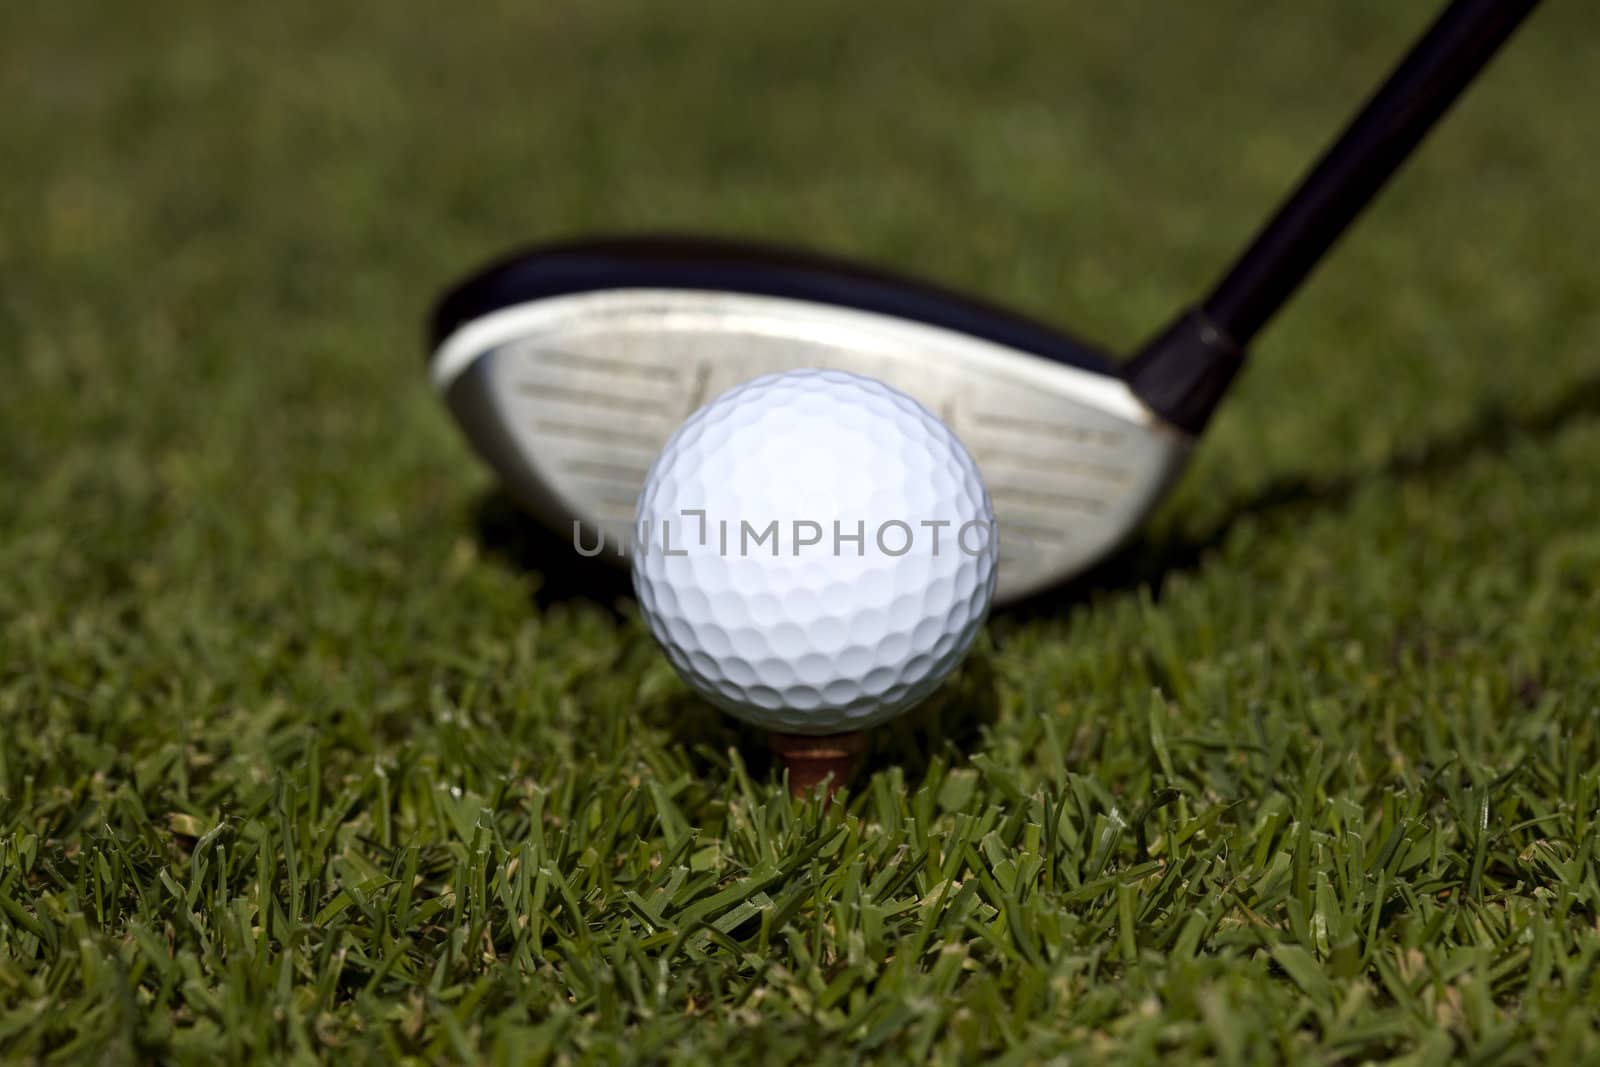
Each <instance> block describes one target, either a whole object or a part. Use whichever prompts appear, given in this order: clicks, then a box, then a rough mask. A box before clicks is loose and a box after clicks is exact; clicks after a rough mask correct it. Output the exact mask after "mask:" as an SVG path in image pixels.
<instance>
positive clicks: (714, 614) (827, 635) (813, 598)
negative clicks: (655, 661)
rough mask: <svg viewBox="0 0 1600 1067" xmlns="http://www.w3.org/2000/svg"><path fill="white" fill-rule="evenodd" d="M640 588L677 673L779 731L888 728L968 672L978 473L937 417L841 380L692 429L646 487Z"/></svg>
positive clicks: (988, 577) (752, 402) (982, 559)
mask: <svg viewBox="0 0 1600 1067" xmlns="http://www.w3.org/2000/svg"><path fill="white" fill-rule="evenodd" d="M636 519H637V530H636V531H635V537H636V540H635V544H634V552H633V584H634V589H635V591H636V592H637V594H638V597H639V605H640V607H641V609H642V611H643V614H644V618H645V621H646V622H647V623H648V624H649V627H650V630H651V632H652V633H653V634H654V635H655V638H656V640H657V642H659V643H660V645H661V647H662V649H663V650H665V652H666V655H667V658H668V659H669V660H671V661H672V665H673V666H674V667H675V668H677V671H678V673H679V674H680V675H682V676H683V678H684V679H685V680H686V681H687V682H688V683H689V685H690V686H692V687H693V688H694V689H696V690H697V691H699V692H700V693H701V694H702V695H704V696H705V697H706V698H707V699H708V700H710V701H711V702H712V703H713V704H716V705H717V706H718V707H720V708H722V709H723V710H724V711H726V712H728V713H730V714H732V715H734V716H737V717H738V718H740V719H744V720H745V721H747V722H750V723H753V724H755V725H757V726H762V727H765V728H767V729H770V730H776V731H779V732H783V733H794V734H832V733H842V732H846V731H851V730H859V729H864V728H866V727H870V726H874V725H877V724H878V723H881V722H883V721H885V720H887V719H889V718H891V717H893V716H894V715H897V714H899V713H900V712H902V711H904V710H906V709H907V708H909V707H910V706H911V705H913V704H915V703H916V702H917V701H919V700H921V699H923V698H924V697H926V696H927V695H928V694H929V693H931V692H932V691H933V690H934V688H935V687H937V686H938V684H939V683H940V682H941V681H942V680H943V679H944V678H945V676H946V675H948V674H949V673H950V672H951V671H952V670H953V669H954V668H955V666H956V664H957V663H958V662H960V660H961V658H962V656H963V655H965V654H966V651H967V649H968V648H969V647H970V646H971V644H972V640H973V638H974V637H975V636H976V635H977V632H978V629H979V627H980V626H981V625H982V624H983V620H984V616H985V615H986V613H987V612H988V609H989V602H990V599H991V598H992V597H993V595H994V587H995V568H996V563H997V560H998V555H999V541H998V536H997V530H996V526H995V522H994V511H993V509H992V507H991V505H990V502H989V494H988V491H987V490H986V489H985V488H984V484H983V479H982V477H981V476H980V475H979V473H978V467H977V464H975V463H974V462H973V460H972V457H971V456H970V455H968V453H967V450H966V449H965V448H964V447H963V446H962V444H961V442H960V441H959V440H957V439H956V436H955V435H954V434H953V433H951V432H950V430H949V428H948V427H946V426H945V425H944V423H942V422H940V421H939V419H938V418H937V417H935V416H934V415H933V414H932V413H931V412H929V411H928V410H927V409H926V408H924V407H922V406H921V405H920V404H918V403H917V402H916V401H915V400H912V399H911V398H910V397H908V396H906V395H905V394H904V393H901V392H898V391H897V390H895V389H891V388H890V387H889V386H887V385H884V384H883V383H882V382H879V381H876V380H874V379H871V378H865V377H862V376H860V375H856V374H848V373H845V372H842V371H833V370H795V371H786V372H784V373H781V374H769V375H766V376H764V377H760V378H756V379H753V380H751V381H749V382H746V383H744V384H743V385H740V386H738V387H736V388H734V389H732V390H730V391H728V392H726V393H724V394H722V395H721V396H719V397H717V398H716V399H714V400H712V401H711V402H710V403H709V404H707V405H706V406H704V407H702V408H701V409H700V410H699V411H696V412H695V413H694V414H693V415H691V416H690V417H689V419H688V421H686V422H685V423H684V424H683V426H681V427H680V428H679V429H678V431H677V433H675V434H673V436H672V437H671V439H670V440H668V441H667V444H666V447H665V449H664V450H663V451H662V453H661V455H660V457H659V458H657V459H656V461H655V464H654V465H653V466H652V467H651V468H650V472H649V474H648V475H647V476H646V478H645V482H644V488H643V489H642V490H641V491H640V494H639V501H638V508H637V514H636Z"/></svg>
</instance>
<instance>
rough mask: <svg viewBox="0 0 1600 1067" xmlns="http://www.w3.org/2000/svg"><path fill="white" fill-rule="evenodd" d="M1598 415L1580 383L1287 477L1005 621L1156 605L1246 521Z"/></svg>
mask: <svg viewBox="0 0 1600 1067" xmlns="http://www.w3.org/2000/svg"><path fill="white" fill-rule="evenodd" d="M1596 414H1600V375H1595V376H1593V377H1590V378H1586V379H1580V380H1579V381H1578V382H1577V383H1576V384H1575V385H1574V386H1573V387H1572V388H1571V389H1569V390H1568V391H1567V392H1566V393H1565V394H1564V395H1562V396H1561V397H1560V398H1559V399H1557V400H1556V401H1554V402H1553V403H1551V404H1549V405H1547V406H1546V407H1544V408H1542V409H1539V410H1536V411H1531V412H1520V413H1519V412H1511V411H1508V410H1506V409H1505V408H1503V407H1490V408H1487V409H1486V410H1484V411H1483V412H1482V413H1481V414H1480V415H1479V416H1478V417H1477V418H1476V419H1474V420H1473V421H1471V422H1469V423H1467V424H1466V425H1465V426H1463V427H1461V428H1460V429H1458V430H1456V431H1454V432H1452V433H1448V434H1444V435H1442V436H1440V437H1438V438H1435V439H1434V440H1432V441H1427V442H1424V443H1422V444H1421V445H1420V446H1417V447H1414V448H1410V449H1406V450H1403V451H1401V452H1398V453H1396V454H1395V455H1393V456H1391V457H1390V458H1389V459H1388V460H1387V461H1385V462H1384V463H1381V464H1378V465H1376V466H1369V467H1363V468H1360V469H1356V470H1349V471H1345V472H1343V473H1341V474H1336V475H1333V476H1330V477H1325V478H1319V479H1310V478H1304V477H1293V476H1290V477H1287V478H1281V479H1279V480H1278V481H1275V482H1272V483H1269V484H1268V485H1267V486H1265V487H1264V488H1262V489H1261V491H1259V492H1257V493H1255V494H1254V495H1253V496H1251V497H1249V498H1247V499H1245V500H1244V501H1241V502H1240V503H1239V504H1237V505H1236V506H1235V507H1233V508H1232V509H1231V510H1230V511H1229V513H1228V515H1227V516H1226V517H1224V518H1223V519H1222V520H1221V521H1219V522H1218V523H1217V524H1216V525H1215V526H1213V527H1212V528H1211V529H1210V530H1207V531H1205V532H1203V533H1201V534H1200V535H1198V536H1196V537H1192V538H1175V539H1173V540H1171V541H1165V542H1159V543H1158V542H1152V541H1149V540H1146V539H1144V538H1136V539H1135V540H1134V541H1132V542H1131V543H1130V544H1128V545H1127V546H1126V547H1124V548H1123V549H1122V550H1121V551H1119V552H1118V553H1116V554H1115V555H1114V556H1112V557H1111V558H1110V559H1108V560H1107V561H1106V562H1104V563H1102V564H1101V565H1100V566H1098V567H1096V568H1095V569H1094V570H1092V571H1090V572H1089V573H1087V574H1084V575H1083V576H1081V577H1080V578H1077V579H1075V580H1073V581H1071V582H1068V583H1066V584H1065V585H1062V586H1060V587H1058V588H1056V589H1053V590H1050V591H1049V592H1046V593H1041V594H1039V595H1037V596H1035V597H1032V598H1030V599H1028V600H1026V601H1023V602H1022V603H1020V604H1015V605H1012V606H1010V607H1008V608H1007V609H1006V614H1007V616H1008V617H1014V618H1019V619H1027V618H1039V617H1044V616H1051V615H1058V614H1060V613H1061V612H1063V611H1065V610H1066V609H1068V608H1070V607H1071V606H1072V605H1073V604H1074V603H1077V602H1079V601H1081V600H1083V599H1085V598H1086V597H1087V596H1088V595H1089V594H1091V593H1095V592H1105V591H1116V590H1124V589H1134V588H1138V587H1140V586H1149V587H1150V588H1151V590H1152V591H1153V593H1154V595H1156V596H1158V597H1159V596H1160V592H1161V585H1162V583H1163V582H1165V580H1166V579H1167V577H1168V576H1169V575H1172V574H1182V573H1184V572H1187V571H1192V570H1195V569H1196V568H1198V567H1199V566H1200V564H1201V562H1202V561H1203V560H1204V558H1205V556H1206V554H1207V553H1208V552H1210V551H1212V550H1213V549H1216V548H1219V547H1221V545H1222V543H1223V542H1224V541H1226V540H1227V537H1228V534H1229V533H1230V532H1231V531H1232V529H1233V527H1234V525H1235V524H1236V523H1238V522H1239V521H1240V520H1241V519H1245V518H1263V519H1267V520H1268V521H1271V522H1274V523H1287V522H1292V521H1293V520H1295V519H1296V518H1300V517H1306V516H1310V515H1313V514H1317V513H1320V512H1333V511H1338V510H1339V509H1341V508H1343V507H1345V506H1346V505H1348V504H1349V502H1350V499H1351V498H1352V497H1353V496H1354V495H1355V494H1356V492H1357V491H1358V490H1359V489H1360V488H1361V487H1362V486H1364V485H1367V484H1369V483H1371V482H1374V481H1381V480H1387V479H1405V478H1436V477H1439V476H1442V475H1445V474H1449V473H1450V472H1451V471H1453V470H1455V469H1457V468H1459V467H1461V466H1463V465H1465V464H1466V463H1469V462H1471V461H1473V460H1476V459H1481V458H1483V457H1485V456H1496V455H1501V454H1503V453H1505V452H1506V451H1507V450H1508V449H1510V447H1511V446H1512V445H1513V444H1515V443H1517V442H1519V441H1533V442H1538V441H1542V440H1546V439H1548V438H1550V437H1553V436H1555V435H1556V434H1557V433H1559V432H1560V431H1561V430H1562V429H1563V428H1565V427H1566V426H1567V424H1568V423H1570V422H1572V421H1573V420H1575V419H1581V418H1584V417H1587V416H1591V415H1596Z"/></svg>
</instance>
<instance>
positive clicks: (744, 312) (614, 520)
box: [430, 285, 1190, 603]
mask: <svg viewBox="0 0 1600 1067" xmlns="http://www.w3.org/2000/svg"><path fill="white" fill-rule="evenodd" d="M922 292H928V293H931V292H932V290H922ZM939 298H940V299H946V298H945V297H944V296H943V295H942V294H939ZM891 303H892V302H891ZM982 313H983V314H989V313H990V312H988V311H987V310H986V309H984V310H982ZM929 317H935V316H929ZM958 321H959V322H960V324H961V325H967V322H966V320H958ZM1017 321H1020V320H1017ZM979 328H982V325H981V324H980V326H979ZM1030 328H1031V327H1030ZM984 332H987V333H990V334H994V333H996V332H997V331H995V330H987V329H986V330H984ZM1063 343H1065V342H1063ZM1052 355H1053V356H1054V358H1046V357H1045V356H1041V355H1038V354H1034V353H1033V352H1030V351H1024V350H1020V349H1018V348H1016V347H1012V346H1009V345H1007V344H1004V343H1001V342H1000V341H997V340H993V339H990V338H988V337H985V336H980V335H979V334H978V333H976V332H966V331H964V330H961V329H955V328H951V327H950V326H947V325H943V324H936V323H933V322H929V321H920V320H918V319H913V318H907V317H903V316H901V315H898V314H890V313H886V312H885V311H875V310H868V309H865V308H861V307H852V306H844V305H842V304H838V303H832V302H822V301H818V300H815V299H805V298H801V297H796V296H785V295H772V294H770V293H754V292H740V291H732V290H730V289H728V288H710V287H707V288H672V287H643V286H636V285H629V286H623V287H616V288H600V289H591V290H580V291H572V292H562V293H555V294H551V295H541V296H539V297H538V298H536V299H529V300H525V301H521V302H513V303H509V304H507V305H505V306H501V307H497V308H493V309H491V310H488V311H486V312H484V313H482V314H476V315H467V316H464V317H462V318H461V319H460V320H459V321H454V322H451V323H450V327H449V328H447V329H445V330H441V331H439V338H438V344H437V347H436V348H435V350H434V353H433V356H432V360H431V366H430V370H431V375H432V379H433V383H434V386H435V388H437V389H438V391H439V393H440V394H441V396H442V397H443V398H444V399H445V401H446V403H447V404H448V405H449V407H450V410H451V411H452V412H453V413H454V415H455V417H456V419H457V420H458V421H459V423H460V424H461V426H462V428H463V430H464V431H465V432H466V435H467V437H468V438H469V439H470V440H471V442H472V444H473V446H474V447H475V449H476V450H477V451H478V453H479V454H480V455H481V456H482V457H483V458H484V459H485V460H486V461H487V462H488V463H489V465H490V466H491V467H493V468H494V470H495V472H496V473H497V474H498V475H499V477H500V478H501V480H502V481H503V483H504V484H505V486H506V488H507V489H508V491H509V492H510V493H511V494H512V496H513V497H515V498H516V499H517V500H518V502H519V503H521V504H522V505H523V506H524V507H526V508H527V509H528V510H530V511H531V512H533V513H534V514H535V515H536V516H538V517H539V518H540V519H541V520H542V521H543V522H545V523H546V524H547V525H548V526H550V527H551V528H552V529H553V530H555V531H557V532H558V533H559V534H560V535H561V536H562V537H563V538H565V539H576V540H575V541H574V543H575V545H576V544H581V545H583V546H584V548H585V549H586V550H589V551H592V550H593V548H594V547H595V546H596V544H598V543H599V541H598V538H600V537H601V536H603V537H604V539H605V545H606V547H605V549H604V551H603V552H601V553H600V555H601V557H602V558H605V559H608V560H610V561H613V562H616V563H622V562H625V556H624V555H623V554H622V553H623V552H625V550H626V548H627V546H628V545H629V544H630V543H631V541H632V530H631V524H632V522H633V515H634V505H635V502H636V498H637V496H638V492H639V489H640V486H641V485H642V484H643V482H644V478H645V474H646V472H647V471H648V470H649V467H650V464H651V463H652V462H653V461H654V459H655V457H656V455H657V454H658V453H659V452H660V450H661V448H662V446H663V445H664V444H665V443H666V440H667V438H668V437H669V436H670V435H671V434H672V432H673V431H674V430H676V429H677V427H678V426H679V424H681V423H682V422H683V421H684V419H685V418H687V417H688V416H689V414H690V413H691V412H693V411H694V410H696V409H697V408H698V407H700V406H701V405H702V404H704V403H705V402H707V401H708V400H710V399H712V398H713V397H715V396H716V395H718V394H719V393H721V392H723V391H725V390H727V389H729V388H731V387H733V386H734V385H737V384H738V383H740V382H743V381H746V380H748V379H750V378H754V377H756V376H758V375H761V374H767V373H770V372H774V371H781V370H790V369H796V368H802V367H817V368H834V369H840V370H848V371H852V372H854V373H857V374H864V375H868V376H870V377H873V378H877V379H880V380H882V381H884V382H887V383H888V384H890V385H892V386H894V387H895V388H897V389H900V390H902V391H904V392H906V393H908V394H910V395H911V396H913V397H915V398H916V399H917V400H919V401H921V402H922V403H923V404H924V405H925V406H926V407H928V408H929V409H930V410H932V411H934V412H935V413H937V414H938V415H939V416H940V417H941V418H942V419H943V420H944V421H945V423H946V424H947V425H949V426H950V428H951V429H952V430H953V431H954V432H955V433H956V435H957V436H958V437H960V439H961V440H962V442H963V443H965V444H966V446H967V448H968V450H969V451H970V452H971V453H972V455H973V457H974V458H975V459H976V460H977V462H978V465H979V467H980V469H981V470H982V472H983V476H984V480H985V482H986V483H987V485H988V487H989V492H990V495H991V497H992V499H993V502H994V507H995V514H996V516H997V518H998V521H999V528H1000V546H1001V557H1000V567H999V585H998V589H997V593H996V600H997V602H999V603H1005V602H1011V601H1016V600H1019V599H1021V598H1024V597H1027V596H1029V595H1031V594H1034V593H1038V592H1042V591H1044V590H1046V589H1048V588H1050V587H1051V586H1054V585H1057V584H1059V583H1060V582H1062V581H1064V580H1066V579H1068V578H1071V577H1072V576H1074V575H1076V574H1079V573H1081V572H1082V571H1083V570H1085V569H1086V568H1088V567H1089V566H1091V565H1092V564H1094V563H1096V562H1097V561H1099V560H1101V559H1103V558H1104V557H1105V556H1106V555H1107V554H1108V553H1110V552H1111V551H1112V550H1113V549H1114V548H1116V547H1117V545H1119V544H1120V543H1121V542H1122V541H1124V540H1125V539H1126V538H1127V537H1128V536H1129V535H1130V534H1131V533H1132V532H1133V531H1134V530H1135V529H1136V528H1137V527H1138V525H1139V523H1140V522H1141V520H1142V519H1143V518H1144V517H1145V515H1146V514H1147V513H1148V512H1149V511H1150V510H1151V508H1152V507H1153V506H1154V505H1155V504H1156V502H1157V501H1159V500H1160V499H1161V496H1162V494H1163V493H1164V492H1165V490H1166V489H1167V487H1168V486H1169V485H1170V484H1171V482H1172V480H1173V478H1174V476H1175V475H1176V474H1177V472H1178V471H1179V469H1180V468H1181V466H1182V464H1183V460H1184V458H1185V456H1186V454H1187V452H1188V449H1189V443H1190V442H1189V438H1188V437H1187V436H1186V435H1185V434H1183V433H1182V432H1181V431H1178V430H1176V429H1174V428H1172V427H1171V426H1169V425H1168V424H1166V423H1165V422H1164V421H1163V420H1161V419H1160V418H1159V417H1158V416H1156V415H1155V414H1153V413H1152V412H1151V411H1150V410H1149V409H1148V408H1146V407H1145V406H1144V404H1143V403H1141V402H1140V401H1139V400H1138V399H1137V398H1136V397H1135V396H1134V394H1133V393H1132V392H1131V391H1130V390H1129V388H1128V386H1127V385H1126V384H1125V383H1124V382H1123V380H1122V378H1121V377H1120V375H1118V374H1117V372H1116V370H1115V367H1114V365H1112V364H1110V363H1107V362H1104V361H1101V360H1099V359H1098V357H1095V356H1094V355H1093V354H1092V353H1086V354H1085V355H1084V356H1083V357H1082V358H1081V359H1078V360H1075V361H1074V362H1066V361H1065V360H1063V359H1062V358H1061V357H1060V355H1059V354H1056V353H1052ZM575 524H576V526H575ZM574 551H575V552H576V547H575V548H574Z"/></svg>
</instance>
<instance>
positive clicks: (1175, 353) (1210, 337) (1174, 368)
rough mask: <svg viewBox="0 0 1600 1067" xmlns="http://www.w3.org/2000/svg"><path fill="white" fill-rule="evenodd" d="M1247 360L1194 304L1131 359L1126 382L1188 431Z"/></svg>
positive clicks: (1201, 425)
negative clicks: (1193, 306)
mask: <svg viewBox="0 0 1600 1067" xmlns="http://www.w3.org/2000/svg"><path fill="white" fill-rule="evenodd" d="M1243 363H1244V349H1243V348H1242V347H1240V346H1239V345H1237V344H1235V343H1234V341H1233V338H1231V337H1229V336H1228V335H1227V333H1226V332H1224V331H1223V330H1222V328H1221V327H1219V326H1217V325H1216V324H1215V323H1213V322H1212V321H1211V320H1210V319H1209V318H1208V317H1207V316H1206V314H1205V312H1204V311H1203V310H1202V309H1200V308H1197V307H1196V308H1190V309H1189V310H1188V311H1185V312H1184V313H1183V314H1182V315H1179V316H1178V318H1177V319H1176V320H1174V321H1173V322H1172V323H1171V324H1170V325H1169V326H1168V327H1167V328H1166V329H1164V330H1162V331H1161V332H1160V333H1159V334H1157V335H1156V336H1155V337H1154V338H1152V339H1151V340H1150V342H1149V343H1148V344H1146V345H1145V346H1144V347H1143V348H1142V349H1140V350H1139V354H1138V355H1136V356H1134V357H1133V358H1132V359H1131V360H1129V361H1128V364H1127V369H1126V372H1125V373H1126V376H1127V382H1128V387H1129V388H1130V389H1132V390H1133V392H1134V395H1135V396H1137V397H1138V398H1139V399H1140V400H1142V401H1143V402H1144V404H1145V406H1146V407H1148V408H1149V409H1150V410H1151V411H1153V412H1155V413H1156V414H1157V415H1159V416H1161V418H1162V419H1164V420H1165V421H1167V422H1168V423H1171V424H1172V425H1173V426H1176V427H1177V428H1179V429H1181V430H1184V431H1186V432H1188V433H1190V434H1198V433H1200V431H1201V430H1203V429H1205V426H1206V423H1207V422H1208V421H1209V420H1210V419H1211V413H1212V412H1213V411H1215V410H1216V409H1217V404H1219V403H1220V402H1221V401H1222V398H1223V396H1224V395H1225V394H1226V393H1227V391H1228V386H1229V384H1230V383H1231V382H1232V381H1233V376H1234V375H1235V374H1236V373H1238V371H1239V367H1240V366H1241V365H1242V364H1243Z"/></svg>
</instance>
